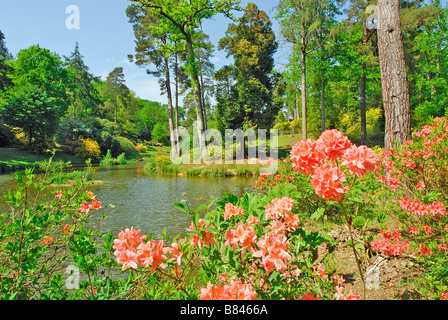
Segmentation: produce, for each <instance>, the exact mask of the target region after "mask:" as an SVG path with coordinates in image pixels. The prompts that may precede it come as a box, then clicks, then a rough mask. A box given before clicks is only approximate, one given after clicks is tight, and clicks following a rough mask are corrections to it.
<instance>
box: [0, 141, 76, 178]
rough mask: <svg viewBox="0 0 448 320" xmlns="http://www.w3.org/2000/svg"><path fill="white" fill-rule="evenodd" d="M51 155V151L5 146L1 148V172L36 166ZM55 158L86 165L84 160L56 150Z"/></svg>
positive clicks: (73, 163)
mask: <svg viewBox="0 0 448 320" xmlns="http://www.w3.org/2000/svg"><path fill="white" fill-rule="evenodd" d="M50 157H51V155H50V154H49V153H48V154H36V153H31V152H29V151H26V150H24V149H22V148H20V147H3V148H0V172H1V173H7V172H14V171H20V170H25V169H26V168H30V167H36V166H37V163H38V162H39V161H45V160H48V159H50ZM54 160H61V161H65V162H71V163H72V165H74V166H82V165H85V162H84V161H83V160H81V159H79V158H76V157H74V156H71V155H69V154H66V153H63V152H56V154H55V156H54Z"/></svg>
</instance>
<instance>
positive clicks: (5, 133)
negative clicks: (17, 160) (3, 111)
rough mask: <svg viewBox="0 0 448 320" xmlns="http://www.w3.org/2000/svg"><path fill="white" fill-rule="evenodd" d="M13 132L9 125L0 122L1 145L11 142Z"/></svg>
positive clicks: (4, 145)
mask: <svg viewBox="0 0 448 320" xmlns="http://www.w3.org/2000/svg"><path fill="white" fill-rule="evenodd" d="M12 139H13V134H12V133H11V131H10V130H9V128H8V127H7V126H5V125H4V124H2V123H0V147H6V146H8V145H10V144H11V142H12Z"/></svg>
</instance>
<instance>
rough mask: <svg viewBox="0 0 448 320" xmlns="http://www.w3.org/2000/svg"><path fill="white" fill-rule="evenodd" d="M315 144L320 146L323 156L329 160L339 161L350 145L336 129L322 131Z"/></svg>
mask: <svg viewBox="0 0 448 320" xmlns="http://www.w3.org/2000/svg"><path fill="white" fill-rule="evenodd" d="M317 143H318V144H319V145H321V147H322V149H323V151H324V153H325V155H326V156H327V157H328V158H329V159H331V160H338V159H340V158H341V156H342V154H343V153H344V151H345V150H346V149H348V148H350V146H351V145H352V143H351V142H350V140H349V139H348V138H347V137H346V136H344V134H343V133H342V132H339V131H338V130H336V129H332V130H326V131H324V132H323V133H322V134H321V136H320V137H319V139H318V140H317Z"/></svg>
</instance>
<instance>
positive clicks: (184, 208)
mask: <svg viewBox="0 0 448 320" xmlns="http://www.w3.org/2000/svg"><path fill="white" fill-rule="evenodd" d="M174 207H175V208H177V209H179V210H181V211H183V212H185V213H186V214H188V215H191V213H190V208H188V206H187V205H185V204H183V203H179V202H175V203H174Z"/></svg>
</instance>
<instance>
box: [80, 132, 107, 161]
mask: <svg viewBox="0 0 448 320" xmlns="http://www.w3.org/2000/svg"><path fill="white" fill-rule="evenodd" d="M79 141H80V146H79V147H78V148H76V150H75V156H76V157H79V158H81V159H84V160H87V159H91V160H92V162H99V161H100V159H101V149H100V146H99V145H98V142H96V141H95V140H93V139H90V138H88V139H80V140H79Z"/></svg>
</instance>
